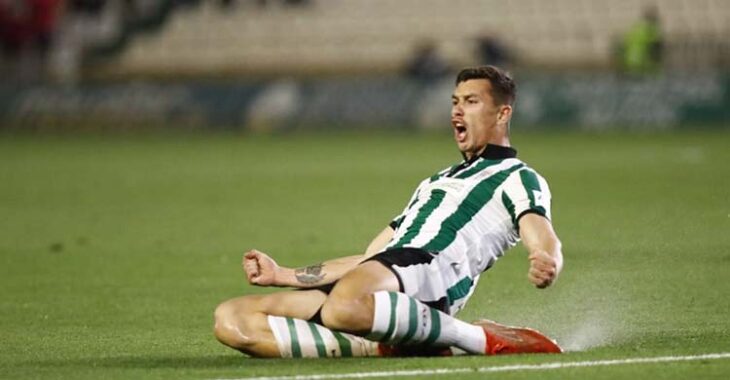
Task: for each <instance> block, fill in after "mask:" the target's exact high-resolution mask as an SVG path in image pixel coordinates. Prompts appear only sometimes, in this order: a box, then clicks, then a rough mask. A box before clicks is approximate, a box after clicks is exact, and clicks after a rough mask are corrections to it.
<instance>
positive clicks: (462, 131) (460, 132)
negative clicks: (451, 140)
mask: <svg viewBox="0 0 730 380" xmlns="http://www.w3.org/2000/svg"><path fill="white" fill-rule="evenodd" d="M452 125H453V127H454V137H455V138H456V141H459V142H462V141H464V140H465V139H466V126H464V123H462V122H460V121H454V122H452Z"/></svg>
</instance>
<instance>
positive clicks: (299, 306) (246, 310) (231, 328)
mask: <svg viewBox="0 0 730 380" xmlns="http://www.w3.org/2000/svg"><path fill="white" fill-rule="evenodd" d="M325 299H326V295H325V294H324V293H323V292H321V291H319V290H304V291H283V292H278V293H272V294H266V295H249V296H243V297H238V298H233V299H230V300H228V301H225V302H223V303H221V304H220V305H218V307H217V308H216V310H215V327H214V332H215V336H216V338H217V339H218V340H219V341H220V342H221V343H223V344H225V345H226V346H229V347H231V348H234V349H236V350H239V351H241V352H243V353H246V354H249V355H252V356H257V357H281V353H280V351H279V348H278V345H277V342H276V338H275V336H274V334H273V333H272V331H271V327H270V326H269V320H268V317H269V316H270V315H274V316H281V317H289V318H297V319H302V320H307V319H309V318H311V317H312V316H313V315H314V314H315V313H316V312H317V310H319V308H320V307H321V306H322V303H323V302H324V300H325Z"/></svg>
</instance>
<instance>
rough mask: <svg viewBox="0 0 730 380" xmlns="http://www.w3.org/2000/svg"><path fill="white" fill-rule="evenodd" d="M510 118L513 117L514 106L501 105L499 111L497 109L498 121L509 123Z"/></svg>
mask: <svg viewBox="0 0 730 380" xmlns="http://www.w3.org/2000/svg"><path fill="white" fill-rule="evenodd" d="M510 119H512V106H510V105H503V106H500V107H499V111H497V122H498V123H500V124H509V121H510Z"/></svg>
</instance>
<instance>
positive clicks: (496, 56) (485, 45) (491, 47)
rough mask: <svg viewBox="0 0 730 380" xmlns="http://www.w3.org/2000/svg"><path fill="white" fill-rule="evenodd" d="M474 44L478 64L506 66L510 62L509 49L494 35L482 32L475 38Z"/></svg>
mask: <svg viewBox="0 0 730 380" xmlns="http://www.w3.org/2000/svg"><path fill="white" fill-rule="evenodd" d="M476 45H477V46H476V53H477V59H478V60H479V62H478V63H479V64H480V65H494V66H498V67H505V68H506V67H509V66H510V65H511V64H512V57H511V55H510V53H509V51H508V50H507V48H506V47H505V46H504V44H502V42H501V41H500V40H499V39H498V38H497V37H496V36H494V35H491V34H483V35H482V36H481V37H479V38H477V41H476Z"/></svg>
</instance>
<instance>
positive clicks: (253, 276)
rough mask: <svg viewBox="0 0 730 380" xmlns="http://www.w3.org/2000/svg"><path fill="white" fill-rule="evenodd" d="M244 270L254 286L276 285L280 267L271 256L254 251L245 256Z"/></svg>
mask: <svg viewBox="0 0 730 380" xmlns="http://www.w3.org/2000/svg"><path fill="white" fill-rule="evenodd" d="M242 265H243V270H244V272H246V279H248V282H249V283H250V284H252V285H259V286H270V285H276V284H277V283H276V272H277V271H278V270H279V265H277V264H276V261H274V259H272V258H271V257H269V255H267V254H265V253H263V252H261V251H257V250H255V249H252V250H250V251H248V252H246V253H245V254H244V255H243V263H242Z"/></svg>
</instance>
